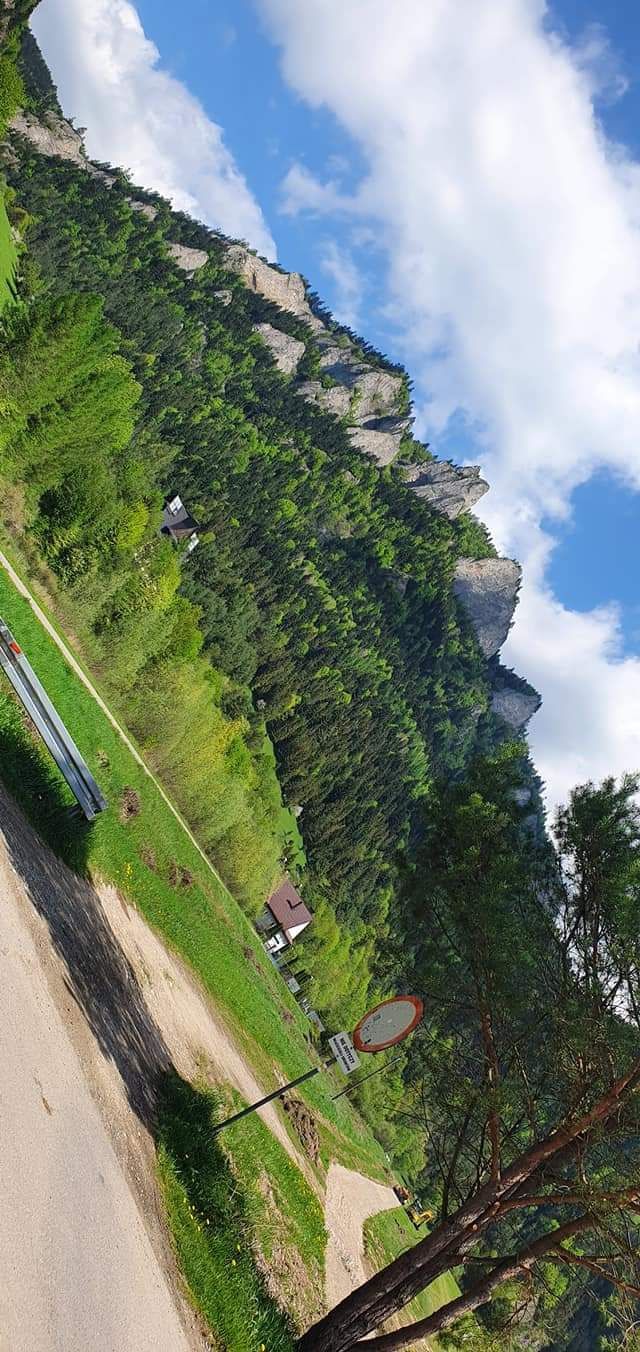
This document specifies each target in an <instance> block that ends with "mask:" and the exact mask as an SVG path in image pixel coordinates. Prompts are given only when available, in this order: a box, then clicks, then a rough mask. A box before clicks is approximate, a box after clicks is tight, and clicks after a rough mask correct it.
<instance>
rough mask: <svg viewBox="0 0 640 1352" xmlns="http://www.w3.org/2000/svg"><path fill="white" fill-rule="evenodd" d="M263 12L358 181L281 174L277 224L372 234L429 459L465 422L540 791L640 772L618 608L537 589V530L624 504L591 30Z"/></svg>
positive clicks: (394, 12) (626, 214)
mask: <svg viewBox="0 0 640 1352" xmlns="http://www.w3.org/2000/svg"><path fill="white" fill-rule="evenodd" d="M259 4H260V7H261V9H262V11H263V13H264V14H265V15H266V17H267V21H268V23H269V24H270V26H271V31H272V33H273V35H274V37H275V39H276V41H277V42H278V43H279V44H280V46H281V49H282V67H283V72H284V75H285V78H286V79H287V80H288V82H289V83H290V85H291V86H292V87H293V88H294V89H295V90H296V92H297V93H298V94H299V95H300V96H302V97H303V98H304V99H306V101H307V102H308V103H309V104H310V105H312V106H314V107H321V106H323V107H326V108H328V109H329V110H330V111H331V112H332V113H333V114H334V115H335V116H336V117H337V118H338V119H339V121H340V122H341V124H342V126H343V128H344V129H346V130H347V131H348V132H349V133H350V134H351V136H352V137H353V139H354V141H355V142H356V143H357V146H358V149H359V152H360V154H361V155H362V156H363V158H364V162H365V164H366V165H367V169H366V172H365V173H364V175H363V177H362V179H361V181H360V182H359V184H358V185H357V187H356V189H355V190H354V191H353V192H352V193H351V194H350V195H349V196H345V194H344V192H343V191H342V190H341V188H340V186H339V185H338V184H337V183H336V182H335V181H329V182H328V183H323V182H320V181H318V180H316V179H315V178H314V177H313V176H312V175H311V174H310V173H309V171H308V170H306V169H304V168H302V167H300V166H294V167H293V168H292V169H291V170H290V172H289V174H288V176H287V180H286V184H285V203H286V205H287V209H288V210H290V211H297V212H300V211H304V210H312V211H313V212H316V213H319V212H326V213H330V214H331V213H333V214H334V215H335V214H336V213H338V212H340V213H343V214H344V213H348V214H349V215H350V216H351V217H352V219H353V220H355V221H357V222H358V223H359V224H360V225H366V224H368V223H369V224H370V223H373V224H374V227H375V230H376V238H377V243H378V245H379V246H382V247H383V248H384V250H385V254H386V260H387V270H386V276H385V277H383V278H381V284H382V285H384V287H385V290H386V300H387V314H388V315H393V316H395V318H396V321H397V323H398V342H399V343H400V344H402V346H403V350H404V352H405V355H406V358H407V361H408V363H409V365H410V368H411V371H412V374H413V375H414V377H415V378H416V382H417V389H418V395H419V399H420V403H421V407H420V409H419V412H420V416H421V418H422V420H423V423H424V425H425V428H426V430H427V431H428V432H430V433H431V435H432V436H433V434H434V433H435V434H436V440H435V445H436V448H437V433H438V432H439V431H442V429H444V428H445V427H446V426H447V423H448V421H449V419H450V418H451V417H452V415H453V414H454V413H457V414H458V415H459V414H460V412H461V411H462V412H463V413H464V415H465V418H466V425H467V426H469V427H473V429H474V437H475V441H476V443H477V446H478V448H479V454H480V458H481V459H482V460H483V468H484V470H485V472H486V473H487V474H488V476H489V478H490V481H491V483H492V486H493V492H492V494H491V495H490V497H489V498H488V499H485V502H486V503H487V509H486V514H487V516H488V518H489V520H490V524H491V525H492V527H493V528H494V529H495V531H496V534H497V537H498V539H499V542H500V544H501V546H502V547H504V548H505V549H506V550H507V551H508V552H510V553H511V552H513V553H517V554H519V555H520V557H521V559H522V560H523V563H524V564H525V570H526V571H525V576H526V579H527V580H526V584H525V588H524V591H523V597H522V602H521V605H520V607H519V612H518V616H517V621H516V625H515V628H514V631H513V635H512V637H511V639H510V640H509V644H508V647H507V651H506V656H507V658H508V660H509V661H511V662H517V663H518V665H519V667H520V669H521V670H522V671H523V672H524V673H525V674H526V675H528V676H530V678H531V679H533V680H534V681H535V682H537V683H538V685H539V687H540V689H541V692H542V694H543V697H544V700H545V704H544V707H543V711H542V712H541V713H540V714H539V715H538V716H537V718H536V719H535V720H534V723H533V725H532V743H533V746H534V750H535V752H536V754H537V757H538V761H539V764H540V768H541V771H542V773H543V774H544V775H545V778H546V779H547V781H548V783H549V788H550V797H551V798H554V799H555V798H557V797H558V796H561V795H563V794H564V793H565V792H566V790H567V788H568V787H569V785H570V784H571V783H572V782H573V781H574V780H575V778H576V777H584V775H585V774H589V773H592V774H595V775H597V774H600V773H602V772H603V771H606V770H614V771H618V770H621V769H624V768H627V767H628V766H629V765H633V764H640V734H639V729H638V720H637V714H636V710H635V703H634V699H633V686H634V682H637V677H638V674H639V672H638V662H636V661H635V660H631V659H628V660H626V661H625V660H623V659H622V658H621V657H620V645H619V638H620V636H619V630H618V618H617V615H616V613H615V611H613V610H609V611H606V612H603V611H596V612H593V613H592V614H591V615H586V616H583V615H576V614H574V613H571V612H569V611H567V610H566V608H564V607H563V606H561V605H560V604H559V602H558V601H557V600H556V599H555V598H554V597H553V596H552V595H551V594H550V593H549V591H548V589H547V588H546V587H545V583H544V564H545V560H546V558H547V557H548V550H549V547H550V541H549V540H548V539H545V538H544V537H543V536H542V534H541V531H540V522H541V521H542V519H543V518H544V517H546V518H549V517H551V518H553V517H555V518H556V519H557V520H561V519H562V518H563V517H566V516H567V514H568V512H569V511H570V498H571V492H572V490H573V488H575V487H576V486H577V485H578V484H579V483H580V482H583V481H584V480H585V479H587V478H588V477H589V476H590V475H591V474H592V473H593V471H594V470H595V469H596V468H602V467H607V468H609V469H610V470H611V471H612V472H614V473H616V474H619V475H622V476H624V477H625V478H626V480H627V482H628V483H629V486H630V488H632V489H638V488H639V487H640V350H639V338H640V167H639V166H638V164H637V163H635V162H634V161H633V160H632V159H631V157H630V156H629V155H628V154H627V153H626V152H625V151H624V150H623V149H622V148H621V147H620V146H614V145H612V144H610V143H608V142H607V140H606V138H605V136H604V133H603V130H602V127H601V126H600V124H599V121H598V117H597V106H596V102H595V101H596V100H597V99H598V98H600V97H602V95H603V94H606V95H607V96H609V97H611V96H620V95H621V94H622V93H623V92H624V85H623V81H622V80H621V77H620V75H619V72H618V71H617V68H616V67H615V64H614V62H613V60H612V58H611V53H610V51H609V49H608V47H607V44H606V41H605V37H604V35H603V33H602V31H601V30H591V32H590V33H588V34H587V35H586V37H585V40H584V41H583V42H582V43H581V44H580V47H579V48H575V49H572V48H570V47H569V46H568V45H567V43H566V42H565V41H563V39H562V37H561V36H560V35H559V33H558V32H557V31H554V30H553V26H552V23H551V18H552V16H551V15H550V13H549V11H548V9H547V7H546V5H545V4H544V3H543V0H489V3H487V4H478V3H477V0H456V3H455V4H452V3H451V0H430V3H429V5H425V4H424V0H397V3H396V4H394V5H389V3H388V0H350V3H349V4H348V5H345V4H344V3H343V0H307V3H306V4H305V5H300V4H299V3H298V0H259ZM477 453H478V452H477ZM597 547H598V541H597V540H594V548H597Z"/></svg>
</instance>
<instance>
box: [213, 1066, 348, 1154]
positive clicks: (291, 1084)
mask: <svg viewBox="0 0 640 1352" xmlns="http://www.w3.org/2000/svg"><path fill="white" fill-rule="evenodd" d="M332 1065H333V1060H331V1061H326V1062H325V1063H324V1065H322V1066H314V1068H313V1070H307V1071H306V1072H305V1074H304V1075H299V1076H298V1078H297V1080H290V1081H289V1083H288V1084H283V1085H282V1088H281V1089H274V1091H273V1093H272V1094H267V1095H266V1096H265V1098H261V1099H259V1100H258V1102H257V1103H251V1104H250V1105H249V1107H248V1108H243V1109H242V1112H240V1113H234V1114H233V1117H226V1118H225V1120H224V1122H218V1124H217V1126H215V1127H214V1128H213V1134H214V1136H217V1134H218V1132H219V1131H222V1129H223V1127H230V1126H231V1124H232V1123H233V1122H239V1121H240V1119H241V1118H243V1117H248V1116H249V1113H255V1111H256V1109H257V1108H264V1105H265V1103H273V1100H274V1099H278V1098H282V1096H283V1094H286V1093H288V1091H289V1090H290V1089H295V1087H296V1085H298V1084H304V1082H305V1080H310V1079H312V1077H313V1076H314V1075H318V1074H319V1073H320V1071H321V1070H326V1068H327V1066H332Z"/></svg>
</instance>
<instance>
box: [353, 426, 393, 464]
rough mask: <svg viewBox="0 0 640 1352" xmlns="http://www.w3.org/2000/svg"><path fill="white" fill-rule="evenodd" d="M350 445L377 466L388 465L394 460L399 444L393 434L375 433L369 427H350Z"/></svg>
mask: <svg viewBox="0 0 640 1352" xmlns="http://www.w3.org/2000/svg"><path fill="white" fill-rule="evenodd" d="M349 436H350V437H351V442H352V444H353V445H354V446H355V447H357V449H358V450H359V451H364V454H365V455H370V456H371V459H372V460H375V461H376V462H377V464H378V465H381V466H384V465H390V464H391V463H392V461H393V460H395V458H396V456H397V454H398V449H399V442H398V438H397V436H394V434H393V432H375V431H372V430H371V428H369V427H350V428H349Z"/></svg>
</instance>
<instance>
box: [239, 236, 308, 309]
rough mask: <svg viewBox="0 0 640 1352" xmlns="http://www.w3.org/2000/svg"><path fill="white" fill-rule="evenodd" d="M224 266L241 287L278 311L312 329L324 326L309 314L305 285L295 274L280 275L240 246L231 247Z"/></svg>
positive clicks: (298, 274) (285, 273) (297, 273)
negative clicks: (308, 325)
mask: <svg viewBox="0 0 640 1352" xmlns="http://www.w3.org/2000/svg"><path fill="white" fill-rule="evenodd" d="M225 262H226V265H227V267H228V268H229V270H230V271H231V272H236V273H237V274H238V276H239V277H242V280H243V281H244V283H245V285H246V286H248V287H249V288H250V289H251V290H252V291H257V293H258V295H260V296H264V297H265V299H266V300H270V301H273V303H274V305H279V306H280V309H281V310H290V311H291V313H292V314H294V315H298V316H299V317H300V319H304V320H306V322H307V323H308V324H311V326H312V328H317V327H318V326H319V327H320V328H322V329H324V325H323V324H322V323H321V321H320V320H319V319H316V317H315V315H313V314H312V312H311V307H310V305H309V302H308V300H307V295H306V291H305V285H304V282H303V280H302V277H301V276H300V273H299V272H280V270H279V269H278V268H273V267H271V266H270V264H269V263H264V262H263V260H262V259H261V258H258V257H257V256H256V254H252V253H251V252H250V250H249V249H245V247H244V245H243V244H231V245H230V246H229V248H228V249H227V251H226V254H225Z"/></svg>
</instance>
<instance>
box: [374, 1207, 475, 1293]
mask: <svg viewBox="0 0 640 1352" xmlns="http://www.w3.org/2000/svg"><path fill="white" fill-rule="evenodd" d="M424 1234H425V1231H424V1230H416V1229H414V1226H413V1225H412V1223H411V1221H410V1220H409V1218H408V1216H407V1215H406V1213H405V1211H404V1210H403V1208H402V1207H397V1208H396V1207H394V1208H393V1210H392V1211H381V1212H380V1213H379V1215H377V1216H372V1217H371V1219H370V1220H368V1221H365V1226H364V1245H365V1253H366V1255H367V1258H368V1259H369V1262H370V1263H371V1265H372V1267H374V1268H375V1270H376V1272H378V1271H379V1270H380V1268H383V1267H385V1266H386V1264H387V1263H391V1262H392V1260H393V1259H394V1258H397V1257H398V1256H399V1255H400V1254H401V1253H404V1252H405V1251H406V1249H409V1248H412V1247H413V1245H414V1244H417V1243H418V1241H419V1240H420V1239H422V1238H424ZM459 1295H460V1287H459V1286H458V1283H457V1282H456V1280H455V1278H454V1277H452V1275H451V1273H449V1272H446V1273H444V1274H443V1276H442V1277H437V1278H436V1280H435V1282H432V1283H431V1286H429V1287H427V1290H426V1291H421V1292H420V1295H419V1296H416V1297H415V1298H414V1300H412V1301H411V1303H410V1304H409V1305H407V1306H406V1309H405V1310H403V1319H404V1316H405V1315H406V1316H409V1317H410V1318H411V1319H426V1318H428V1316H429V1315H430V1314H433V1312H434V1310H439V1309H440V1306H441V1305H446V1304H447V1303H448V1302H449V1301H450V1300H455V1298H456V1296H459Z"/></svg>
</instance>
